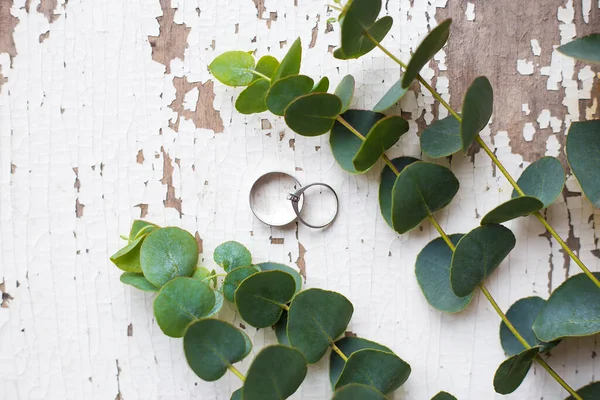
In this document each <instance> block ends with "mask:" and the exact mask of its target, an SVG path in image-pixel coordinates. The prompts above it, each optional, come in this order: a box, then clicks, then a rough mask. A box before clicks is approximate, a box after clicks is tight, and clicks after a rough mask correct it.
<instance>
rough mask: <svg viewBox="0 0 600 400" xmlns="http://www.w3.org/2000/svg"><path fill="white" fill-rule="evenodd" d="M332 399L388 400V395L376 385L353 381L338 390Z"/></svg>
mask: <svg viewBox="0 0 600 400" xmlns="http://www.w3.org/2000/svg"><path fill="white" fill-rule="evenodd" d="M331 400H387V397H385V396H384V395H383V394H382V393H381V392H380V391H378V390H377V389H375V388H374V387H371V386H367V385H361V384H359V383H351V384H349V385H346V386H344V387H341V388H339V389H338V390H336V391H335V393H334V394H333V397H332V398H331Z"/></svg>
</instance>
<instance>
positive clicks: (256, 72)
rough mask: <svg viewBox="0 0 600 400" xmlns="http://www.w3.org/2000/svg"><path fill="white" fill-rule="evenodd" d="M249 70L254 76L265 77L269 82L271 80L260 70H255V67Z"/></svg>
mask: <svg viewBox="0 0 600 400" xmlns="http://www.w3.org/2000/svg"><path fill="white" fill-rule="evenodd" d="M250 72H252V73H253V74H254V75H256V76H260V77H261V78H263V79H266V80H268V81H269V82H271V78H269V77H268V76H266V75H265V74H263V73H261V72H258V71H257V70H255V69H251V70H250Z"/></svg>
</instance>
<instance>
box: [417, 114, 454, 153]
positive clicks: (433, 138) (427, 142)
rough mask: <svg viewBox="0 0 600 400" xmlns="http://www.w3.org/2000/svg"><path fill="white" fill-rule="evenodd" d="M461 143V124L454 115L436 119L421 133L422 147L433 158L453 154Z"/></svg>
mask: <svg viewBox="0 0 600 400" xmlns="http://www.w3.org/2000/svg"><path fill="white" fill-rule="evenodd" d="M461 145H462V141H461V138H460V124H459V123H458V120H457V119H456V118H454V116H452V115H449V116H447V117H446V118H443V119H440V120H438V121H435V122H434V123H433V124H431V125H429V126H428V127H427V128H425V130H424V131H423V133H422V134H421V149H422V150H423V153H425V154H427V155H428V156H429V157H431V158H442V157H448V156H451V155H452V154H454V153H456V152H457V151H459V150H460V149H461Z"/></svg>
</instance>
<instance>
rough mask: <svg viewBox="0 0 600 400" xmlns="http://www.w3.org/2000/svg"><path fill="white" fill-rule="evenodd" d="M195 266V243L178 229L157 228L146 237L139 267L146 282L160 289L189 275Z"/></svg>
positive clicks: (196, 248)
mask: <svg viewBox="0 0 600 400" xmlns="http://www.w3.org/2000/svg"><path fill="white" fill-rule="evenodd" d="M197 263H198V243H197V242H196V239H194V237H193V236H192V235H190V233H189V232H186V231H184V230H183V229H180V228H175V227H169V228H160V229H157V230H155V231H154V232H152V233H151V234H149V235H148V236H146V240H144V243H143V244H142V248H141V250H140V265H141V266H142V271H143V272H144V276H145V277H146V279H148V280H149V281H150V283H152V284H153V285H154V286H156V287H162V286H163V285H164V284H165V283H167V282H169V281H170V280H171V279H174V278H177V277H179V276H190V275H192V273H193V272H194V268H196V264H197Z"/></svg>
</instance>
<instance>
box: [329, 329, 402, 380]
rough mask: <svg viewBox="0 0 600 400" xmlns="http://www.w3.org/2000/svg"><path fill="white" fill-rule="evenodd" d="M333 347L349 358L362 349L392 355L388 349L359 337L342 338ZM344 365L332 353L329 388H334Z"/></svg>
mask: <svg viewBox="0 0 600 400" xmlns="http://www.w3.org/2000/svg"><path fill="white" fill-rule="evenodd" d="M335 345H336V346H337V347H338V348H339V349H340V350H341V352H342V353H344V354H345V355H346V357H350V356H351V355H352V354H354V353H355V352H357V351H359V350H364V349H372V350H380V351H385V352H388V353H393V351H392V350H390V349H389V348H388V347H385V346H383V345H381V344H379V343H375V342H372V341H370V340H367V339H363V338H359V337H344V338H342V339H340V340H338V341H337V342H335ZM345 365H346V363H345V362H344V360H342V358H341V357H340V356H339V355H338V354H337V353H336V352H335V351H332V352H331V354H330V356H329V381H330V382H331V387H335V384H336V383H337V381H338V379H339V378H340V375H341V374H342V370H343V369H344V366H345Z"/></svg>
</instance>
